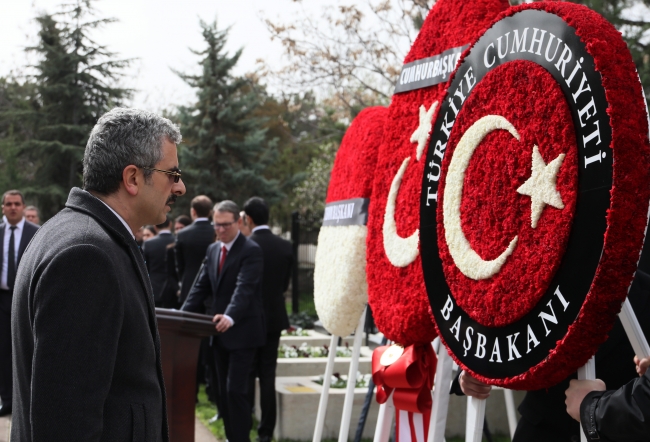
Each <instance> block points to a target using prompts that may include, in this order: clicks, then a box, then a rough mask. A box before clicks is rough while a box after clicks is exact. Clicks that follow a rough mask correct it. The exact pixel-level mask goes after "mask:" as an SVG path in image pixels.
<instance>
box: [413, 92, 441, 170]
mask: <svg viewBox="0 0 650 442" xmlns="http://www.w3.org/2000/svg"><path fill="white" fill-rule="evenodd" d="M437 106H438V102H437V101H434V102H433V104H431V107H430V108H429V110H427V108H426V107H424V104H421V105H420V125H419V126H418V128H417V129H415V132H413V135H411V143H416V142H417V143H418V147H417V148H416V151H415V152H416V155H415V156H416V159H417V160H418V161H420V157H422V153H423V152H424V146H426V145H427V140H428V139H429V134H430V133H431V120H433V113H434V112H435V111H436V107H437Z"/></svg>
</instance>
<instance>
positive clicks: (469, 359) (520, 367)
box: [420, 10, 613, 379]
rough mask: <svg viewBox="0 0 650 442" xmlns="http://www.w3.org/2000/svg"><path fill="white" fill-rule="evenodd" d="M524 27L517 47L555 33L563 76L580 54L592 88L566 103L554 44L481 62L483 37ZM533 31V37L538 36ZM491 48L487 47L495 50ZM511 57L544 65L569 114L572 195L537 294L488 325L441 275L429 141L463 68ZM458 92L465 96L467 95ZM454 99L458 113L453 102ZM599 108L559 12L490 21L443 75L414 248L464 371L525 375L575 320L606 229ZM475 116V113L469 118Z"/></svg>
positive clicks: (608, 177) (607, 184) (438, 137)
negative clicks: (596, 159)
mask: <svg viewBox="0 0 650 442" xmlns="http://www.w3.org/2000/svg"><path fill="white" fill-rule="evenodd" d="M525 28H528V32H529V35H528V38H527V40H526V44H525V45H524V48H526V47H527V46H528V45H529V42H530V41H531V38H532V35H531V34H532V33H533V32H534V29H538V31H541V30H546V31H547V36H546V40H544V42H545V43H546V41H547V40H548V33H553V34H554V35H555V37H556V38H560V39H561V40H562V42H563V45H562V46H560V48H563V47H564V44H566V45H567V46H568V47H569V48H570V49H571V51H572V54H573V57H572V59H571V61H570V62H569V63H568V64H567V66H566V68H567V70H566V71H565V76H566V77H569V75H570V73H571V71H572V69H573V67H574V66H575V60H576V59H578V58H580V57H582V58H583V61H582V62H581V66H582V70H581V71H579V72H584V73H585V74H586V77H587V80H588V82H589V86H590V87H591V92H592V94H591V95H589V96H588V97H586V96H585V94H583V95H582V96H578V100H577V103H574V100H573V98H572V96H571V93H572V90H574V89H575V88H574V87H570V86H569V85H568V84H567V82H566V81H565V79H566V77H565V76H562V74H561V72H560V71H559V70H558V69H556V67H555V62H556V61H557V59H558V58H559V57H561V49H558V53H557V54H556V56H555V57H554V58H553V59H552V61H551V62H548V61H547V60H546V58H545V56H544V55H545V54H544V50H543V49H544V48H543V49H542V50H541V57H540V56H539V55H537V54H536V53H535V52H538V51H537V50H536V48H534V49H535V51H534V52H528V51H526V52H521V51H516V52H514V53H511V51H510V50H508V53H507V55H506V56H505V57H504V58H503V59H500V58H499V57H498V56H496V57H495V63H494V64H493V65H491V66H490V67H489V68H487V67H486V66H485V62H484V56H485V52H486V49H488V47H489V45H490V44H491V43H493V42H496V39H497V37H499V36H502V35H504V34H506V33H507V32H508V31H510V33H511V37H512V36H513V32H514V30H515V29H516V30H518V34H519V36H520V37H521V35H522V33H523V30H524V29H525ZM537 36H538V37H539V35H537ZM511 42H512V40H511ZM496 50H497V49H496V48H494V51H495V52H496ZM513 60H528V61H532V62H534V63H537V64H538V65H540V66H542V67H543V68H545V69H546V70H547V71H548V72H549V73H550V74H551V75H552V76H553V77H554V78H555V80H556V81H557V82H558V84H559V86H560V87H561V89H562V91H563V93H564V95H565V98H566V99H567V103H568V104H569V107H570V109H571V114H572V116H573V122H574V127H575V129H576V141H577V145H578V156H579V161H578V168H579V172H578V198H577V202H576V209H575V215H574V218H573V226H572V228H571V233H570V235H569V239H568V244H567V248H566V252H565V254H564V256H563V258H562V262H561V263H560V266H559V268H558V270H557V272H556V274H555V275H554V277H553V279H552V280H551V283H550V284H549V287H548V289H547V290H546V292H545V293H544V295H543V297H542V298H541V299H540V301H539V302H538V304H537V305H536V306H535V307H534V308H533V309H531V311H530V312H528V313H527V314H526V315H524V317H522V318H521V319H520V320H519V321H517V322H515V323H512V324H509V325H507V326H505V327H499V328H490V327H485V326H483V325H481V324H479V323H477V322H476V321H474V320H473V319H471V318H470V317H469V315H468V314H467V313H466V312H465V311H463V310H462V309H461V308H460V307H459V306H458V304H457V303H456V302H455V300H454V298H453V294H451V291H450V289H449V286H448V285H447V282H446V280H445V275H444V271H443V265H442V260H441V259H440V256H439V250H438V235H437V223H436V217H437V213H436V212H437V206H438V205H437V200H436V199H434V198H432V195H434V194H436V193H437V191H438V185H439V182H438V181H435V180H432V179H431V176H436V174H437V175H438V176H439V175H440V169H439V168H440V167H441V166H442V159H441V158H438V157H439V155H438V156H436V157H434V151H435V146H436V143H437V142H439V141H440V142H441V143H443V144H444V143H446V142H447V141H448V137H447V136H446V134H445V133H444V132H443V131H442V129H441V128H442V125H443V124H444V123H445V122H446V123H447V125H446V126H447V127H449V126H448V123H449V122H450V118H449V116H452V117H453V118H454V119H455V114H454V111H453V110H451V106H450V101H451V100H452V99H453V95H454V92H455V91H456V90H457V88H458V87H459V85H460V84H461V83H462V82H467V79H466V75H467V74H468V72H470V71H471V72H470V74H471V75H473V77H474V78H475V80H476V84H478V83H479V82H480V81H481V79H482V78H483V77H484V76H485V75H486V74H487V72H489V71H490V70H492V69H494V68H496V67H497V66H499V65H502V64H504V63H507V62H509V61H513ZM576 77H578V75H576ZM579 82H580V78H574V79H573V82H572V86H575V84H576V83H579ZM463 90H464V89H463ZM472 90H473V89H472ZM470 94H471V91H470ZM465 95H466V96H469V94H465ZM589 97H593V99H594V102H595V105H596V109H597V113H596V115H597V117H598V118H597V121H598V124H599V129H600V136H601V142H600V143H599V144H598V149H593V148H585V147H584V145H583V138H582V137H583V136H587V135H588V134H589V133H591V132H593V129H592V128H591V127H589V126H590V125H589V124H588V125H587V126H586V127H585V128H583V127H581V124H580V120H579V116H578V110H579V109H581V108H582V107H584V105H585V104H586V103H588V102H589ZM581 100H582V101H581ZM583 101H584V102H583ZM455 105H456V107H457V108H458V110H459V111H460V107H459V106H458V102H457V101H456V102H455ZM607 107H608V104H607V100H606V98H605V90H604V88H603V86H602V79H601V76H600V73H599V72H597V71H596V70H595V64H594V60H593V57H592V56H591V55H590V54H589V53H588V52H587V50H586V48H585V45H584V44H583V43H582V41H580V38H579V37H578V36H577V35H576V32H575V29H574V28H572V27H571V26H569V25H568V24H567V23H566V22H565V21H564V20H563V19H562V18H560V17H558V16H556V15H554V14H552V13H548V12H545V11H539V10H524V11H521V12H518V13H515V14H514V15H512V16H510V17H506V18H504V19H502V20H500V21H499V22H497V23H496V24H495V25H494V26H492V27H491V28H490V29H489V30H488V31H486V33H485V34H483V36H481V38H480V39H479V40H478V41H477V43H476V44H475V45H474V46H473V47H472V48H471V50H470V52H469V53H468V54H467V55H466V56H465V57H464V59H463V60H462V61H461V63H460V65H459V67H458V69H457V71H456V73H455V75H454V77H453V79H452V80H451V83H450V85H449V88H448V90H447V95H446V97H445V101H444V102H443V104H442V105H441V108H440V111H439V113H438V118H437V120H436V122H435V124H434V126H433V131H432V132H431V140H430V142H429V149H428V152H427V159H426V161H427V165H426V168H425V171H424V176H423V181H422V194H421V201H420V249H421V255H422V267H423V273H424V280H425V284H426V288H427V293H428V296H429V302H430V304H431V309H432V312H433V315H434V317H435V320H436V324H437V328H438V331H439V333H440V334H441V337H442V339H443V341H444V342H445V344H446V346H447V348H448V349H449V350H451V351H452V353H453V354H454V356H455V357H456V358H457V360H459V361H460V362H461V363H462V364H464V365H465V366H466V367H467V368H469V369H470V370H471V371H473V372H475V373H478V374H481V375H482V376H484V377H487V378H492V379H503V378H507V377H512V376H517V375H521V374H523V373H526V372H527V371H528V370H529V369H531V368H532V367H534V366H536V365H537V364H539V363H540V362H542V361H543V360H544V359H545V358H546V357H547V356H548V355H549V352H550V351H552V350H553V349H554V348H555V347H556V345H557V341H559V340H561V339H562V338H563V337H564V336H565V335H566V333H567V331H568V328H569V326H570V325H571V324H572V323H573V322H574V321H575V319H576V317H577V315H578V313H579V311H580V309H581V307H582V305H583V303H584V301H585V298H586V296H587V293H588V292H589V289H590V287H591V284H592V281H593V279H594V276H595V273H596V269H597V267H598V264H599V261H600V256H601V253H602V250H603V243H604V234H605V230H606V229H607V220H606V215H607V210H608V208H609V204H610V190H611V187H612V173H613V169H612V159H613V155H612V151H611V146H610V143H611V137H612V134H611V127H610V124H609V116H608V115H607V112H606V109H607ZM482 116H483V115H480V116H478V117H477V119H478V118H480V117H482ZM515 127H516V123H515ZM448 131H449V129H448ZM451 131H453V127H451ZM449 132H450V131H449ZM599 151H602V152H604V153H605V154H606V156H605V158H604V159H601V162H600V164H599V166H600V167H592V168H585V167H586V164H585V158H586V157H590V156H591V155H594V154H595V153H596V152H599ZM558 287H559V289H560V293H561V294H562V296H563V297H564V299H565V301H567V302H568V303H569V304H568V306H567V307H566V309H563V303H562V302H561V301H560V300H559V298H558V297H557V296H556V295H555V291H556V288H558ZM450 295H451V296H450ZM448 299H451V301H452V303H453V310H452V312H451V314H450V315H449V318H448V319H445V318H444V316H443V313H442V312H443V309H444V307H445V303H446V302H448ZM549 303H551V307H553V311H554V313H555V317H556V318H557V321H558V324H553V323H552V322H548V321H547V325H549V326H550V327H549V333H548V334H545V332H546V328H544V327H543V324H542V319H541V318H540V316H539V315H540V313H542V312H545V313H548V314H550V313H551V310H550V308H549ZM459 316H460V318H461V328H460V333H459V337H460V339H459V340H457V339H456V337H455V334H454V333H452V332H451V331H450V328H451V327H452V325H453V324H454V322H455V321H456V320H457V318H458V317H459ZM529 324H536V325H537V328H536V329H533V332H534V333H535V335H536V337H537V339H538V340H539V342H540V344H539V345H537V346H535V347H533V348H531V349H530V352H529V353H526V347H527V346H526V339H527V330H528V329H527V326H528V325H529ZM468 327H472V329H473V333H474V334H473V335H472V336H473V342H472V347H471V349H470V351H469V352H465V349H464V348H463V341H464V340H465V337H466V333H467V329H468ZM540 332H541V333H540ZM478 333H482V334H483V335H485V336H486V337H487V343H486V353H487V354H486V356H485V357H483V358H481V359H479V358H477V357H474V356H472V355H473V353H474V345H475V341H476V338H477V334H478ZM516 333H519V335H518V337H515V340H514V343H515V345H516V346H517V348H518V349H519V353H520V354H521V358H514V359H512V360H508V357H509V356H510V355H509V354H508V353H509V351H508V342H507V338H506V337H507V336H511V337H513V336H516V335H515V334H516ZM495 338H498V339H499V346H500V352H501V358H502V362H501V363H498V362H489V358H490V352H491V350H492V346H493V343H494V340H495ZM465 353H467V354H465Z"/></svg>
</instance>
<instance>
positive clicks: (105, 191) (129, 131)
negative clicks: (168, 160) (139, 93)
mask: <svg viewBox="0 0 650 442" xmlns="http://www.w3.org/2000/svg"><path fill="white" fill-rule="evenodd" d="M165 140H168V141H169V142H171V143H174V144H179V143H180V142H181V140H182V136H181V132H180V130H179V128H178V126H177V125H175V124H174V123H172V122H171V121H169V120H168V119H167V118H163V117H160V116H158V115H156V114H154V113H151V112H147V111H143V110H139V109H128V108H120V107H118V108H115V109H113V110H111V111H109V112H107V113H105V114H104V115H102V116H101V117H100V119H99V120H98V121H97V124H96V125H95V127H94V128H93V130H92V132H91V133H90V138H88V144H86V151H85V153H84V160H83V167H84V169H83V180H84V189H86V190H93V191H96V192H98V193H100V194H102V195H109V194H111V193H114V192H116V191H117V189H119V187H120V182H121V181H122V172H123V171H124V168H125V167H127V166H129V165H131V164H133V165H135V166H137V167H149V168H151V167H155V165H156V164H158V162H159V161H160V160H162V157H163V152H162V145H163V142H164V141H165ZM143 173H144V177H145V180H147V179H149V177H150V176H151V174H152V173H153V171H151V170H143Z"/></svg>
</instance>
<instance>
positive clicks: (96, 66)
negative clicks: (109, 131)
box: [22, 0, 130, 219]
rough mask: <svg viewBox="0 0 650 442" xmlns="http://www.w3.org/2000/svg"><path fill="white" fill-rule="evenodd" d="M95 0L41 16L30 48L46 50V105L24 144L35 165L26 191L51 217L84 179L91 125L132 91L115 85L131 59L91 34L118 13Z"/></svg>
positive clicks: (42, 73) (39, 74) (41, 89)
mask: <svg viewBox="0 0 650 442" xmlns="http://www.w3.org/2000/svg"><path fill="white" fill-rule="evenodd" d="M94 15H95V11H94V10H93V8H92V6H91V0H76V1H75V2H74V3H69V4H64V5H62V11H61V12H59V13H57V14H52V15H50V14H44V15H41V16H39V17H37V18H36V20H37V22H38V24H39V26H40V31H39V34H38V37H39V41H38V44H37V45H36V46H34V47H31V48H28V49H29V50H30V51H33V52H36V53H37V54H38V55H39V56H40V61H39V62H38V63H37V64H36V65H35V66H34V68H35V70H36V75H35V82H36V85H37V91H38V97H39V101H40V108H39V109H38V110H37V111H35V120H36V132H35V134H34V137H33V138H32V139H31V140H29V141H27V142H25V143H24V144H23V146H22V153H23V155H25V156H27V157H28V158H30V159H31V160H32V161H33V162H34V164H35V166H36V170H35V176H34V180H33V182H32V183H31V185H29V186H28V187H27V188H25V191H26V193H27V195H28V196H31V197H32V198H35V199H36V201H37V204H38V206H39V208H40V209H41V212H42V215H43V217H44V218H45V219H47V218H49V217H50V216H52V215H54V214H55V213H56V212H57V211H58V210H60V209H61V208H62V207H63V204H64V203H65V201H66V198H67V195H68V192H69V190H70V188H72V187H73V186H80V185H81V184H82V183H81V174H82V167H81V160H82V158H83V152H84V148H85V145H86V141H87V139H88V135H89V133H90V130H91V129H92V127H93V126H94V124H95V123H96V121H97V119H98V118H99V117H100V116H101V115H102V114H103V113H105V112H106V111H108V110H109V109H110V108H112V107H115V106H118V105H120V104H122V101H123V100H124V99H125V98H127V97H128V96H129V95H130V91H129V90H127V89H123V88H120V87H116V86H114V85H115V84H116V83H117V80H119V78H120V76H121V70H122V68H124V67H126V66H127V65H128V64H129V61H128V60H116V59H115V54H113V53H112V52H110V51H108V50H107V49H106V47H105V46H102V45H100V44H98V43H97V42H95V41H94V40H93V39H92V38H91V36H90V34H91V32H92V31H93V30H94V29H97V28H98V27H100V26H102V25H104V24H107V23H110V22H112V21H114V20H112V19H95V18H94Z"/></svg>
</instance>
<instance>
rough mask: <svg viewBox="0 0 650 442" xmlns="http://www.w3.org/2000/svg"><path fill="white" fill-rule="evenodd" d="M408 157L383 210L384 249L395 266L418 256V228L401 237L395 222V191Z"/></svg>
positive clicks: (391, 186) (410, 261)
mask: <svg viewBox="0 0 650 442" xmlns="http://www.w3.org/2000/svg"><path fill="white" fill-rule="evenodd" d="M409 160H410V158H406V159H405V160H404V161H403V162H402V166H401V167H400V168H399V170H398V171H397V174H396V175H395V178H393V182H392V183H391V185H390V191H389V192H388V201H387V202H386V212H384V227H383V229H382V234H383V237H384V251H385V252H386V256H387V257H388V260H389V261H390V263H391V264H393V265H394V266H395V267H406V266H407V265H409V264H411V263H412V262H413V261H415V258H417V257H418V253H420V251H419V250H418V241H419V233H420V231H419V230H415V232H414V233H413V234H412V235H411V236H409V237H408V238H402V237H401V236H399V235H398V234H397V225H396V224H395V202H396V200H397V192H398V191H399V186H400V184H402V177H403V176H404V172H405V171H406V166H408V164H409Z"/></svg>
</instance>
